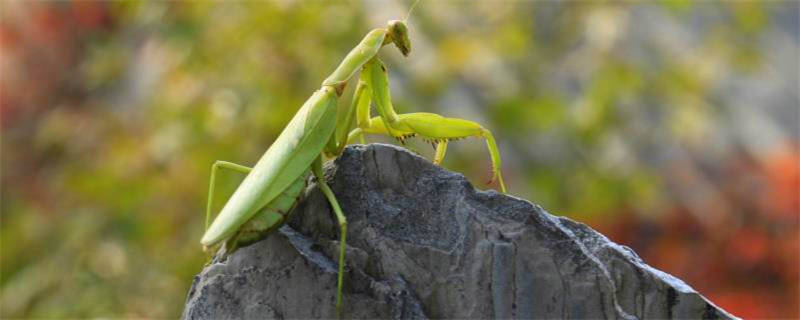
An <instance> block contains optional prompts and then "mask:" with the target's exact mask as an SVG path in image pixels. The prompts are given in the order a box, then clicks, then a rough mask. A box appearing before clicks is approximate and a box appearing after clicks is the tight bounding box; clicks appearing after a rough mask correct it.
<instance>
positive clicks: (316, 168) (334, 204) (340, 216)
mask: <svg viewBox="0 0 800 320" xmlns="http://www.w3.org/2000/svg"><path fill="white" fill-rule="evenodd" d="M311 171H312V172H314V176H316V177H317V183H318V184H319V188H320V189H321V190H322V193H323V194H324V195H325V197H326V198H328V202H329V203H330V204H331V208H333V212H334V213H336V221H337V222H338V223H339V228H340V229H341V230H340V231H341V236H340V237H341V239H340V241H339V246H340V247H339V275H338V278H337V282H336V318H337V319H341V315H342V281H343V277H344V253H345V248H346V244H345V243H346V241H347V218H346V217H345V216H344V213H343V212H342V208H341V207H340V206H339V201H337V200H336V196H335V195H334V194H333V191H331V188H330V187H328V184H327V183H326V182H325V175H324V173H323V171H322V156H321V155H320V156H319V157H318V158H317V159H316V160H314V163H313V164H312V165H311Z"/></svg>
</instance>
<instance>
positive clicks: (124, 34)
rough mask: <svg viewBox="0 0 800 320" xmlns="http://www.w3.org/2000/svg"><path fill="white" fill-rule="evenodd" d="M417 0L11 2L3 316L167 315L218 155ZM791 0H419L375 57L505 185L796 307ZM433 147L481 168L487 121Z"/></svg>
mask: <svg viewBox="0 0 800 320" xmlns="http://www.w3.org/2000/svg"><path fill="white" fill-rule="evenodd" d="M409 5H410V3H408V2H402V1H393V2H371V1H365V2H341V3H340V2H335V3H326V2H295V1H276V2H257V1H251V2H210V1H209V2H192V3H189V2H127V1H125V2H84V1H79V2H73V3H71V2H53V3H50V2H4V3H3V10H0V12H2V19H0V26H1V27H2V29H0V31H1V32H0V41H2V42H1V43H2V46H3V47H2V48H3V49H2V50H3V51H2V52H3V53H2V54H3V62H2V66H3V69H2V70H3V73H2V96H1V99H0V103H1V104H0V106H1V107H2V108H1V109H0V111H1V112H2V113H0V115H2V118H1V119H0V121H1V122H0V123H2V154H1V156H2V190H1V191H2V202H1V203H0V209H2V224H1V225H0V241H1V242H0V249H1V252H0V259H1V260H0V263H2V274H0V289H1V290H2V291H1V292H2V299H1V300H0V302H1V303H2V304H1V305H0V307H1V308H0V316H2V317H4V318H5V317H71V318H74V317H98V316H124V317H177V316H178V315H179V314H180V312H181V310H182V306H183V302H184V299H185V296H186V292H187V290H188V287H189V286H190V284H191V280H192V276H193V275H194V274H196V273H197V272H199V271H200V270H201V268H202V266H203V263H204V262H205V259H206V255H204V254H203V253H202V252H201V250H200V246H199V244H198V239H199V238H200V236H201V234H202V229H203V213H204V205H205V199H206V198H205V197H206V192H207V183H208V174H209V170H210V166H211V164H212V163H213V161H214V160H228V161H233V162H237V163H242V164H248V165H249V164H252V163H254V162H255V160H256V159H258V157H259V156H260V154H261V153H262V152H263V151H264V150H265V149H266V148H267V147H268V146H269V144H270V143H271V142H272V141H273V140H274V138H275V137H276V136H277V135H278V134H279V133H280V131H281V129H282V128H283V126H284V125H285V124H286V123H287V122H288V120H289V119H290V118H291V117H292V116H293V115H294V113H295V111H296V110H297V108H298V107H299V106H300V105H301V104H302V102H303V101H304V100H305V99H306V98H307V97H308V96H309V95H310V94H311V92H313V90H315V89H316V88H318V87H319V85H320V83H321V81H322V80H323V79H324V78H325V77H326V76H327V75H328V74H329V73H330V72H331V71H332V70H333V69H334V68H335V66H336V65H337V64H338V62H339V61H340V60H341V59H342V57H343V56H344V55H345V54H346V53H347V52H348V51H349V50H350V49H351V48H352V47H353V46H354V45H355V44H356V43H357V42H358V41H359V40H360V39H361V37H363V35H364V34H365V33H366V32H367V31H368V30H369V29H371V28H374V27H379V26H382V25H383V24H384V23H385V22H386V21H387V20H389V19H397V18H402V17H403V16H405V13H406V10H407V8H408V7H409ZM798 20H799V18H798V4H797V3H796V2H757V1H730V2H701V3H692V2H689V1H664V2H653V3H646V2H641V3H639V2H621V3H613V4H606V3H600V2H597V3H594V2H570V3H557V2H533V1H530V2H528V1H520V2H514V1H509V2H501V1H486V2H480V3H475V4H472V5H469V6H467V5H465V3H463V2H441V1H422V2H421V3H420V4H419V5H418V7H417V9H416V10H415V11H414V12H413V13H412V14H411V18H410V27H411V37H412V44H413V51H412V55H411V57H410V58H408V59H406V58H403V57H402V56H401V55H399V54H398V53H397V52H395V51H396V50H393V49H384V50H383V51H382V52H381V54H380V56H381V57H382V59H384V60H385V61H386V62H387V64H388V66H389V69H390V75H391V79H390V80H391V82H392V90H393V98H394V101H395V104H396V106H397V108H398V109H399V110H400V111H401V112H412V111H427V112H437V113H440V114H443V115H446V116H454V117H462V118H467V119H471V120H475V121H478V122H480V123H482V124H485V125H486V126H487V127H488V128H490V129H491V130H492V131H493V132H494V133H495V135H496V138H497V141H498V143H499V145H500V148H501V154H502V157H503V160H504V166H503V170H504V173H505V176H506V177H507V178H506V179H507V183H508V184H509V189H510V192H511V193H512V194H514V195H518V196H521V197H523V198H527V199H530V200H531V201H533V202H536V203H539V204H541V205H542V206H544V207H545V208H547V210H549V211H550V212H553V213H556V214H562V215H566V216H570V217H572V218H575V219H577V220H580V221H583V222H586V223H588V224H590V225H592V226H594V227H596V228H599V229H600V230H602V231H604V232H605V233H607V234H608V235H609V236H610V237H611V238H612V239H613V240H616V241H620V242H622V243H625V244H628V245H630V246H632V247H634V249H636V250H637V251H638V252H640V253H641V254H642V256H643V257H644V258H645V259H646V260H647V261H648V262H651V263H652V264H653V265H654V266H655V267H658V268H662V269H664V270H666V271H668V272H671V273H673V274H675V275H676V276H678V277H680V278H683V279H686V280H687V282H689V284H690V285H693V286H695V287H696V288H698V289H699V290H700V291H701V292H703V293H707V294H708V295H709V296H710V298H711V299H712V300H713V301H717V302H718V303H720V305H721V306H722V307H724V308H726V309H728V310H731V311H732V312H734V314H737V315H740V316H753V317H797V316H798V310H797V309H796V305H794V304H795V303H796V301H797V298H798V295H797V281H798V275H797V270H798V262H797V259H798V258H797V251H798V245H797V236H798V232H797V231H798V211H800V209H798V206H800V205H798V200H797V193H798V188H800V187H799V186H798V184H800V183H798V180H800V178H799V177H798V168H797V162H798V148H797V146H798V128H800V127H799V126H798V123H797V122H798V109H797V108H798V105H800V104H799V103H798V97H797V91H796V90H797V85H798V73H797V70H798V42H799V41H798V38H799V37H800V35H799V34H798V32H799V31H798V30H800V28H798ZM351 87H352V86H351ZM349 99H350V94H349V93H348V94H346V95H345V96H344V97H343V100H342V101H343V102H344V103H342V105H345V104H346V103H347V101H349ZM369 139H370V141H380V142H390V143H392V141H391V140H388V139H386V138H383V137H369ZM410 147H412V148H414V149H416V150H418V151H419V152H420V153H422V154H423V155H425V156H430V155H431V153H432V150H430V147H427V146H426V145H425V144H424V143H416V142H412V143H411V144H410ZM443 165H444V166H445V167H447V168H450V169H452V170H455V171H459V172H463V173H464V174H465V175H466V176H467V177H468V178H469V179H470V180H471V181H473V182H474V184H475V185H476V186H477V187H479V188H486V187H487V186H485V185H484V183H483V181H485V178H486V177H488V176H489V161H488V154H487V152H486V150H485V146H484V144H483V142H481V141H479V140H477V139H467V140H463V141H460V142H456V143H452V144H451V147H450V148H449V152H448V157H447V158H446V159H445V162H444V164H443ZM240 180H241V177H239V176H237V175H235V174H230V175H224V176H223V177H222V178H221V179H220V184H221V185H220V187H218V188H219V189H218V190H220V192H219V193H218V195H219V196H218V197H217V199H215V200H216V203H217V204H218V205H219V204H221V203H222V202H224V200H225V197H226V196H227V194H228V193H229V192H231V191H232V190H233V188H235V187H236V185H237V184H238V182H239V181H240ZM753 301H755V302H753Z"/></svg>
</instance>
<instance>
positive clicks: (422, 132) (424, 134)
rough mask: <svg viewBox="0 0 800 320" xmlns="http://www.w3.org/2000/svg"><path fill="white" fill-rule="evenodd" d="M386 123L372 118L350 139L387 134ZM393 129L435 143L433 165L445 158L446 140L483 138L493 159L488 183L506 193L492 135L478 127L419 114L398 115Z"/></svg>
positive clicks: (459, 120)
mask: <svg viewBox="0 0 800 320" xmlns="http://www.w3.org/2000/svg"><path fill="white" fill-rule="evenodd" d="M385 123H386V122H385V121H383V120H382V119H381V118H380V117H374V118H372V119H370V121H369V125H368V126H366V127H364V128H356V129H355V130H354V132H352V133H351V138H354V137H355V136H357V135H358V134H362V133H375V134H387V135H389V132H388V130H386V126H385ZM394 126H395V127H396V128H400V130H399V131H397V132H399V133H400V135H401V137H409V136H418V137H420V138H422V139H423V140H426V141H428V142H431V143H433V144H435V145H436V155H435V156H434V159H433V162H434V163H436V164H439V163H441V162H442V160H443V159H444V155H445V152H446V151H447V142H448V141H450V140H458V139H463V138H466V137H481V138H484V139H486V146H487V147H488V149H489V156H490V158H491V160H492V180H490V181H489V182H490V183H491V182H492V181H495V180H496V181H497V183H498V184H499V185H500V190H501V191H502V192H503V193H505V192H506V186H505V182H504V181H503V175H502V174H501V172H500V169H501V166H502V162H501V160H500V151H499V150H498V149H497V143H496V142H495V140H494V136H493V135H492V133H491V132H490V131H489V130H487V129H486V128H484V127H482V126H481V125H479V124H477V123H475V122H472V121H469V120H464V119H458V118H445V117H442V116H440V115H438V114H435V113H424V112H419V113H404V114H399V115H397V121H396V123H395V124H394ZM356 131H357V132H356Z"/></svg>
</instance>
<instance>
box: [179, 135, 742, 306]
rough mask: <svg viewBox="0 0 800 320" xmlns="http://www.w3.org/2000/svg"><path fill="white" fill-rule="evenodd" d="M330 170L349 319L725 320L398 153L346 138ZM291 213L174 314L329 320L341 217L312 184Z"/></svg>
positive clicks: (491, 194) (597, 242)
mask: <svg viewBox="0 0 800 320" xmlns="http://www.w3.org/2000/svg"><path fill="white" fill-rule="evenodd" d="M326 177H327V180H328V181H329V183H330V185H331V188H332V189H333V191H334V193H335V194H336V197H337V199H338V200H339V203H340V204H341V206H342V209H343V211H344V212H345V214H346V215H347V219H348V234H347V264H346V269H345V270H346V274H345V287H344V308H343V316H344V317H346V318H392V319H401V318H402V319H406V318H591V319H598V318H603V319H617V318H622V319H634V318H672V319H687V318H697V319H729V318H735V317H734V316H732V315H730V314H729V313H727V312H725V311H724V310H722V309H720V308H718V307H717V306H715V305H714V304H713V303H711V302H710V301H709V300H708V299H706V298H705V297H703V296H702V295H700V294H699V293H698V292H696V291H695V290H694V289H692V288H691V287H689V286H688V285H687V284H686V283H684V282H683V281H681V280H679V279H677V278H675V277H673V276H671V275H669V274H667V273H665V272H662V271H659V270H657V269H655V268H652V267H650V266H649V265H647V264H645V263H644V262H643V261H642V260H641V259H640V258H639V257H638V256H637V255H636V253H634V252H633V251H632V250H631V249H630V248H627V247H625V246H622V245H619V244H616V243H613V242H611V241H609V240H608V239H607V238H606V237H605V236H603V235H602V234H600V233H598V232H596V231H594V230H592V229H591V228H589V227H587V226H586V225H584V224H581V223H578V222H575V221H572V220H570V219H567V218H563V217H557V216H553V215H550V214H549V213H547V212H546V211H544V210H543V209H542V208H541V207H539V206H538V205H535V204H532V203H530V202H528V201H525V200H522V199H518V198H515V197H513V196H508V195H503V194H500V193H497V192H495V191H493V190H489V191H479V190H476V189H475V188H473V187H472V185H471V184H470V183H469V182H468V181H467V180H466V179H465V178H464V176H463V175H461V174H459V173H454V172H451V171H448V170H445V169H443V168H441V167H439V166H436V165H433V164H432V163H430V161H428V160H426V159H424V158H421V157H419V156H417V155H414V154H412V153H410V152H408V151H406V150H405V149H401V148H398V147H395V146H391V145H382V144H372V145H367V146H363V145H354V146H349V147H347V148H346V149H345V151H344V153H343V154H342V155H341V156H340V157H339V158H337V159H336V160H335V161H333V162H331V163H328V165H327V166H326ZM295 210H297V211H295V213H294V214H293V215H292V219H291V220H290V221H289V223H288V225H287V226H284V227H282V228H281V229H280V230H279V232H276V233H275V234H273V235H270V236H269V237H267V238H266V239H264V240H262V241H260V242H257V243H255V244H253V245H251V246H248V247H245V248H242V249H240V250H238V251H237V252H235V253H234V254H232V255H230V256H229V257H227V258H226V259H221V258H220V256H217V257H216V258H215V259H214V260H213V261H212V263H210V264H209V265H208V266H206V268H205V269H204V270H203V271H202V272H201V273H200V274H199V275H198V276H196V277H195V279H194V282H193V284H192V287H191V289H190V291H189V294H188V297H187V301H186V306H185V309H184V312H183V318H184V319H230V318H236V319H241V318H332V317H333V316H334V310H335V303H336V277H337V273H336V271H337V268H336V267H337V261H336V260H333V259H332V258H331V257H337V256H338V255H337V252H338V251H337V250H338V248H339V242H338V241H339V228H338V225H337V223H336V220H335V217H334V215H333V213H332V212H331V210H330V207H329V205H328V202H327V201H326V199H325V197H324V196H323V195H322V193H321V192H320V191H318V190H317V188H316V184H315V183H311V184H310V185H309V188H308V190H307V195H306V197H305V199H304V200H303V201H302V202H301V203H300V204H299V205H298V207H297V208H296V209H295Z"/></svg>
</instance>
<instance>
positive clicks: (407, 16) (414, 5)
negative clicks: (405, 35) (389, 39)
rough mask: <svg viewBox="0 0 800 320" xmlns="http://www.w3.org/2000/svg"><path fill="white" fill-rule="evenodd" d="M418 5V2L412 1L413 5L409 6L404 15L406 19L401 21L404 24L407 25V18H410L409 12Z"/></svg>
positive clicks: (417, 0)
mask: <svg viewBox="0 0 800 320" xmlns="http://www.w3.org/2000/svg"><path fill="white" fill-rule="evenodd" d="M418 3H419V0H416V1H414V3H412V4H411V8H409V9H408V12H407V13H406V17H405V18H404V19H403V22H404V23H408V18H409V17H410V16H411V12H412V11H414V8H415V7H416V6H417V4H418Z"/></svg>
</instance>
